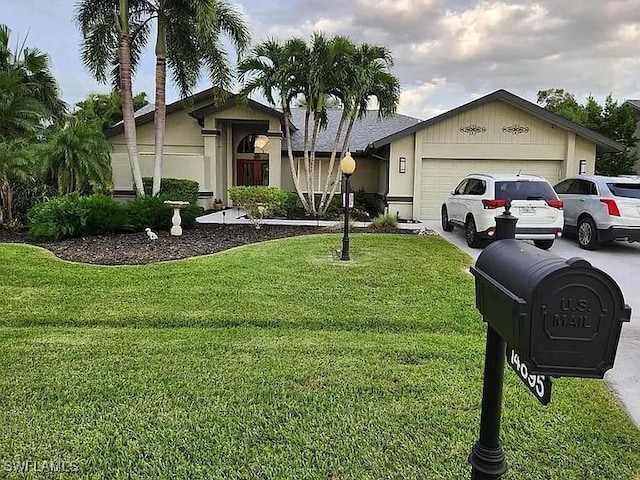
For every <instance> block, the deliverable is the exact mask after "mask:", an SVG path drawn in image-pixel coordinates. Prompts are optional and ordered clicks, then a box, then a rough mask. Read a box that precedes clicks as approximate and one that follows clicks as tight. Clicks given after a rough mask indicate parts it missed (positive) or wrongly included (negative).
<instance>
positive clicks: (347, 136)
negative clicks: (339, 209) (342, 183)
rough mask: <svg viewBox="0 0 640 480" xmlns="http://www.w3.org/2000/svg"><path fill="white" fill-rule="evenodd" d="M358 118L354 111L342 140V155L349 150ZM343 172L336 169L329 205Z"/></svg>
mask: <svg viewBox="0 0 640 480" xmlns="http://www.w3.org/2000/svg"><path fill="white" fill-rule="evenodd" d="M355 120H356V113H355V112H354V113H352V114H351V118H350V120H349V127H347V133H345V135H344V142H342V151H341V152H340V155H342V156H344V155H345V154H346V153H347V150H348V149H349V148H348V147H349V140H350V139H351V130H353V124H354V122H355ZM341 174H342V172H341V171H340V169H338V170H337V171H336V177H335V180H334V182H333V185H332V186H331V193H329V200H327V205H329V204H331V200H333V197H334V196H335V194H336V187H337V186H338V180H339V179H340V175H341Z"/></svg>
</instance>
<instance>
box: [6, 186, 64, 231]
mask: <svg viewBox="0 0 640 480" xmlns="http://www.w3.org/2000/svg"><path fill="white" fill-rule="evenodd" d="M12 191H13V216H14V218H15V219H16V220H17V221H18V222H19V223H20V224H26V223H27V220H28V215H29V211H30V210H31V209H32V208H33V207H35V206H36V205H38V204H40V203H44V202H47V201H48V200H49V199H50V198H52V197H54V196H55V194H56V189H55V188H53V187H50V186H49V185H45V184H43V183H34V182H32V181H31V180H28V181H17V182H14V183H13V186H12Z"/></svg>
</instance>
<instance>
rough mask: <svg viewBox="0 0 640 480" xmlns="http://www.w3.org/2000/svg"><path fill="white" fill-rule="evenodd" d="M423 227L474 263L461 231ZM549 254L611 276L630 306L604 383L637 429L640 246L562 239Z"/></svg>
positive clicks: (639, 413) (639, 415) (436, 224)
mask: <svg viewBox="0 0 640 480" xmlns="http://www.w3.org/2000/svg"><path fill="white" fill-rule="evenodd" d="M424 224H425V225H426V226H427V227H428V228H430V229H431V230H433V231H435V232H437V233H439V234H440V235H441V236H442V237H443V238H445V239H447V240H448V241H449V242H451V243H452V244H454V245H456V246H457V247H459V248H460V249H461V250H463V251H465V252H467V253H468V254H469V255H470V256H471V257H472V258H473V259H474V260H475V259H477V258H478V255H480V252H482V250H478V249H472V248H469V247H468V246H467V243H466V241H465V238H464V232H463V231H462V229H460V228H455V229H454V231H453V232H445V231H443V230H442V227H441V226H440V222H439V221H429V220H426V221H424ZM549 251H550V252H551V253H553V254H555V255H558V256H560V257H564V258H571V257H582V258H584V259H585V260H587V261H589V262H590V263H591V265H593V266H594V267H596V268H599V269H600V270H602V271H604V272H606V273H608V274H609V275H611V277H612V278H613V279H614V280H615V281H616V282H617V283H618V285H619V286H620V288H621V289H622V293H623V295H624V300H625V302H626V303H627V304H629V305H630V306H631V322H630V323H624V324H623V325H622V334H621V336H620V344H619V346H618V353H617V355H616V360H615V366H614V367H613V369H611V370H609V372H607V374H606V375H605V381H606V382H607V384H608V385H609V387H610V388H611V390H613V392H614V393H615V394H616V395H617V396H618V397H619V398H620V400H621V401H622V404H623V405H624V406H625V408H626V409H627V411H628V412H629V414H630V415H631V418H633V420H634V421H635V423H636V425H638V427H640V243H632V244H629V243H622V242H616V243H614V244H612V245H607V246H606V247H603V248H602V249H600V250H597V251H588V250H581V249H580V248H579V247H578V246H577V245H576V242H575V240H574V239H573V238H561V239H559V240H556V242H555V244H554V245H553V247H551V249H550V250H549Z"/></svg>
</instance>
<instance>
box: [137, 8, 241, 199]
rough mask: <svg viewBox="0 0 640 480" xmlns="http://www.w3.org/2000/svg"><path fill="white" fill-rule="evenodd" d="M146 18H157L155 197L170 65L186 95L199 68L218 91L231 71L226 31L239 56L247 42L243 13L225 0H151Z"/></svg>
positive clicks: (224, 88)
mask: <svg viewBox="0 0 640 480" xmlns="http://www.w3.org/2000/svg"><path fill="white" fill-rule="evenodd" d="M140 12H141V15H143V18H144V19H145V21H150V20H153V19H155V21H156V26H157V28H156V30H157V36H156V44H155V54H156V91H155V117H154V119H155V159H154V168H153V195H157V194H158V193H159V191H160V181H161V177H162V156H163V149H164V138H165V117H166V77H167V66H168V67H169V69H170V71H171V74H172V76H173V79H174V81H175V83H176V85H177V87H178V90H179V92H180V95H181V96H182V97H183V98H184V97H187V96H189V95H190V94H191V91H192V89H193V88H194V87H195V85H196V83H197V82H198V79H199V78H200V76H201V72H202V70H203V67H204V69H206V70H207V71H208V74H209V78H210V80H211V83H212V85H214V86H216V87H218V88H217V89H216V91H217V92H224V91H227V90H229V88H230V87H231V85H232V82H233V72H232V69H231V66H230V63H229V58H228V56H227V53H226V52H225V50H224V49H223V48H222V46H221V45H220V42H221V37H222V36H223V35H224V36H225V37H226V38H227V39H229V40H230V41H231V44H232V45H233V46H234V47H235V49H236V51H237V53H238V55H240V54H241V53H242V52H244V50H245V49H246V48H247V46H248V45H249V40H250V37H249V31H248V28H247V26H246V25H245V23H244V21H243V19H242V15H241V14H240V13H239V12H238V11H237V10H236V9H235V8H234V7H232V6H231V5H229V4H228V3H227V2H226V1H225V0H147V1H144V2H142V3H141V4H140Z"/></svg>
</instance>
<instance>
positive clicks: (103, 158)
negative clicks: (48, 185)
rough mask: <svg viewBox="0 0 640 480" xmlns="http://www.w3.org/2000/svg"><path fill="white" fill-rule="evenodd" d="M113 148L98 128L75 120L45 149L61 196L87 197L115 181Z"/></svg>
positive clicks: (50, 140)
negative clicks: (86, 195) (79, 194)
mask: <svg viewBox="0 0 640 480" xmlns="http://www.w3.org/2000/svg"><path fill="white" fill-rule="evenodd" d="M110 152H111V145H110V144H109V142H108V141H107V140H106V139H105V137H104V135H103V133H102V131H101V130H100V128H99V127H98V125H97V124H92V123H85V122H80V121H77V120H76V119H74V118H71V119H70V120H69V121H68V122H67V124H66V125H64V126H63V127H62V128H60V129H58V130H57V131H56V132H55V133H54V134H53V135H52V136H51V138H50V139H49V140H48V141H47V142H46V143H45V144H44V146H43V147H42V151H41V154H42V156H43V157H44V162H45V165H44V168H45V170H46V171H48V172H50V174H51V175H52V176H53V177H54V178H55V180H56V183H57V186H58V192H60V193H71V192H78V193H85V192H87V191H90V190H91V189H92V187H104V186H106V185H107V184H108V183H109V182H110V181H111V156H110Z"/></svg>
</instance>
